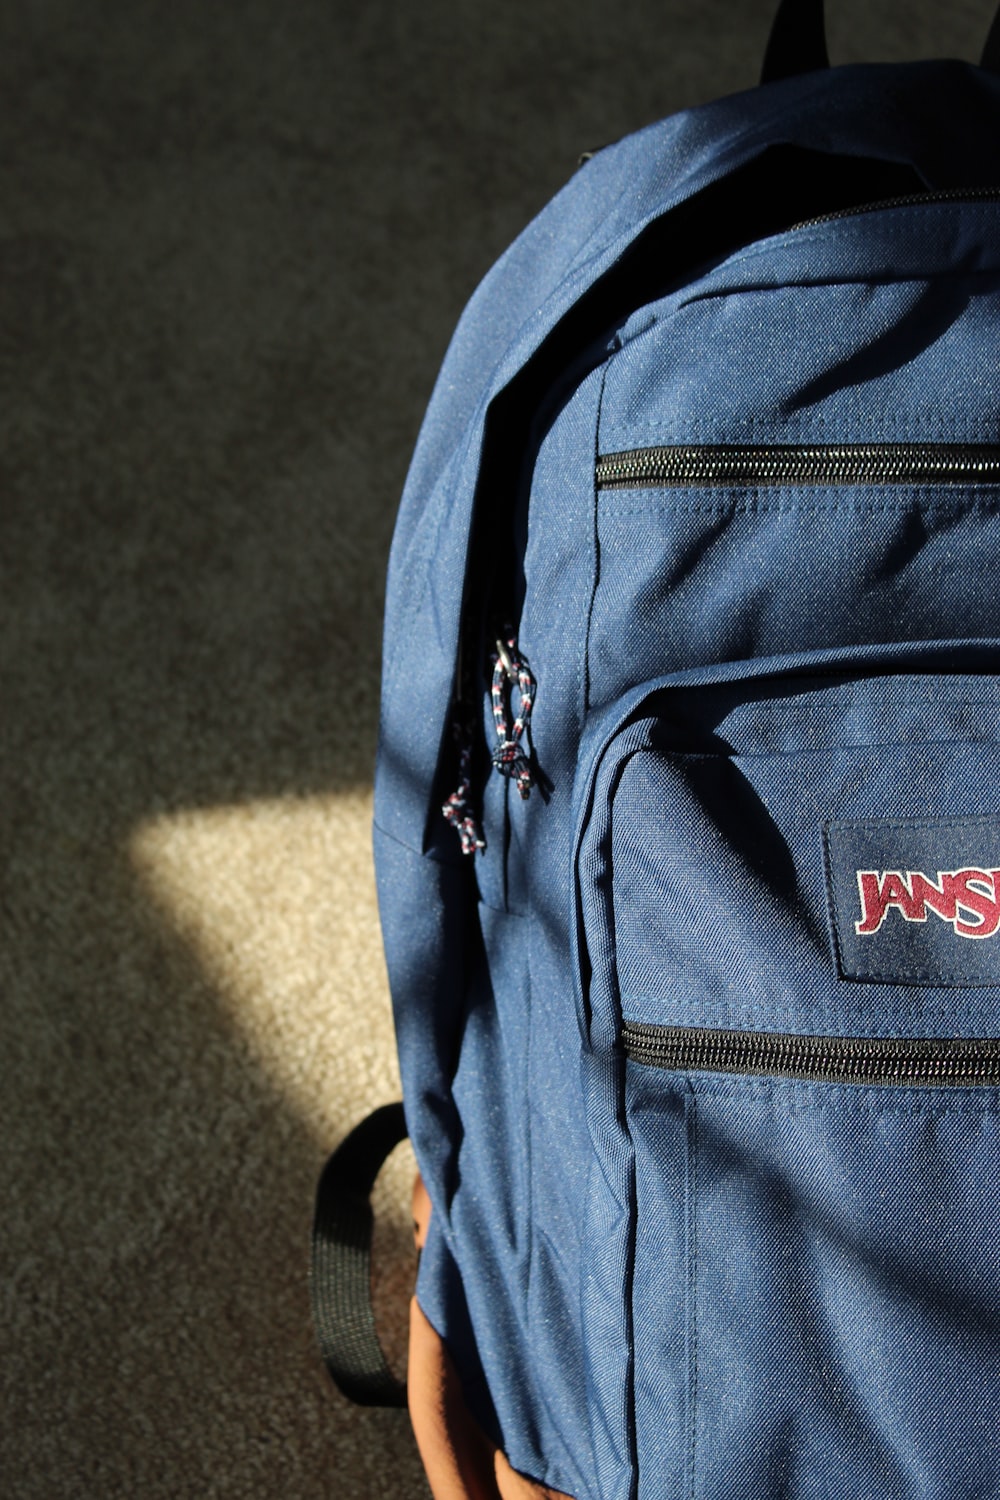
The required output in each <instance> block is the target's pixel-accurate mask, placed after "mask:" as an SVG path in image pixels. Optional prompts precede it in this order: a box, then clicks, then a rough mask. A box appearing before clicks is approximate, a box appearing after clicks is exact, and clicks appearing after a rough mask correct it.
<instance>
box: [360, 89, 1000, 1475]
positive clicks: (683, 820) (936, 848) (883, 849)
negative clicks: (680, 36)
mask: <svg viewBox="0 0 1000 1500" xmlns="http://www.w3.org/2000/svg"><path fill="white" fill-rule="evenodd" d="M998 147H1000V80H998V79H997V78H995V77H992V76H991V75H989V74H987V73H985V72H983V71H981V70H980V69H977V68H973V67H969V66H966V65H964V64H958V63H922V64H916V65H913V66H909V67H871V68H860V67H859V68H849V69H839V70H832V71H828V72H824V73H816V74H808V75H806V76H804V77H801V78H796V79H790V80H787V81H785V82H780V83H775V84H770V85H768V86H767V87H764V88H760V89H757V90H755V91H753V92H751V93H748V94H745V95H740V96H738V97H735V98H731V99H726V100H722V101H719V102H717V103H715V104H711V105H708V106H706V107H704V108H702V109H698V110H694V111H690V112H687V113H685V114H682V115H680V116H677V117H675V118H674V119H671V120H668V121H666V122H664V123H662V124H659V125H656V126H653V127H651V128H650V129H648V130H646V131H644V132H642V133H640V134H639V135H637V136H634V137H631V138H629V139H628V140H626V141H623V142H621V143H620V144H619V145H617V146H614V147H611V148H609V149H607V150H606V151H604V152H601V153H599V154H598V155H597V156H596V157H595V158H594V159H593V160H592V161H590V162H589V163H588V164H587V165H585V166H584V167H583V168H582V169H581V170H580V171H579V172H578V174H577V175H576V176H575V177H574V178H573V179H572V181H571V182H570V183H569V184H568V186H567V187H566V188H565V190H564V191H563V193H562V194H561V195H560V196H559V197H558V198H557V199H556V200H555V201H554V202H553V203H552V204H551V205H550V206H549V207H548V208H547V209H546V210H545V212H544V213H543V214H542V215H541V216H540V218H539V219H538V220H537V221H536V222H535V223H534V224H533V225H531V226H530V227H529V228H528V229H527V230H526V231H525V233H524V235H523V236H522V237H521V238H520V239H519V240H518V242H517V243H516V244H515V245H514V246H513V247H512V249H511V250H510V251H509V252H508V254H507V256H506V257H505V258H504V259H503V260H502V261H501V262H500V264H499V265H498V266H497V267H496V269H495V270H494V271H493V272H492V273H491V275H490V276H489V277H488V278H487V280H486V282H485V283H484V285H483V287H482V288H481V289H480V291H479V292H478V293H477V295H476V297H475V298H474V299H473V301H472V303H471V304H470V307H469V309H468V311H467V313H466V314H465V317H464V319H463V321H462V324H461V325H460V327H459V330H458V332H457V334H456V337H455V340H454V343H453V346H452V349H451V350H450V352H449V354H448V357H447V359H446V362H445V365H444V368H443V370H442V373H441V377H440V380H439V382H438V386H437V389H436V391H435V394H434V398H433V400H432V403H431V406H430V409H429V412H428V415H427V419H426V423H425V426H424V430H423V432H422V434H421V438H420V441H419V445H418V448H417V452H416V455H415V458H414V462H413V467H412V470H411V473H410V477H409V480H408V483H407V487H406V491H405V494H404V497H403V503H402V507H401V511H400V516H399V522H398V526H397V532H396V537H395V541H394V545H393V552H392V559H391V565H390V574H389V585H388V595H387V606H386V627H385V651H384V678H383V713H382V726H381V738H380V749H379V760H378V768H377V776H376V811H375V821H376V830H375V841H376V861H377V874H378V882H379V901H380V909H381V915H382V924H383V932H384V938H385V947H386V956H387V962H388V968H389V975H390V982H391V987H392V994H393V1004H394V1010H395V1016H396V1026H397V1036H398V1043H399V1052H400V1063H401V1069H402V1075H403V1084H404V1093H405V1102H406V1113H407V1121H408V1125H409V1128H410V1133H411V1136H412V1139H413V1141H414V1145H415V1148H416V1152H417V1157H418V1161H419V1165H420V1169H421V1173H422V1175H423V1177H424V1180H425V1183H426V1185H427V1188H428V1191H429V1193H430V1196H431V1200H432V1203H433V1215H432V1220H431V1229H430V1235H429V1238H428V1242H427V1245H426V1247H425V1250H424V1252H423V1257H422V1261H421V1269H420V1277H419V1283H418V1297H419V1300H420V1303H421V1306H422V1307H423V1309H424V1311H425V1313H426V1314H427V1316H428V1318H429V1319H430V1321H431V1323H432V1324H433V1325H434V1327H435V1328H436V1329H437V1330H438V1331H439V1332H440V1333H441V1334H442V1336H443V1337H444V1339H445V1341H446V1343H447V1345H448V1348H449V1350H450V1352H451V1354H452V1356H453V1358H454V1360H455V1362H456V1364H457V1366H458V1368H459V1370H460V1371H461V1374H462V1377H463V1380H464V1382H465V1387H466V1393H467V1398H468V1402H469V1405H470V1407H471V1408H472V1410H473V1411H474V1412H475V1414H476V1416H477V1417H478V1419H479V1421H480V1422H481V1423H482V1425H483V1426H484V1427H485V1428H486V1430H487V1431H488V1432H489V1433H490V1435H491V1436H492V1437H493V1438H494V1440H495V1441H496V1442H498V1443H499V1444H500V1445H501V1446H502V1448H503V1449H504V1451H505V1452H506V1453H507V1454H508V1456H509V1458H510V1460H511V1463H512V1464H513V1465H514V1467H515V1469H517V1470H519V1471H520V1472H522V1473H523V1474H525V1475H527V1476H529V1477H531V1478H534V1479H536V1480H538V1481H540V1482H543V1483H545V1484H548V1485H550V1486H551V1487H552V1488H554V1489H557V1490H559V1491H561V1492H565V1493H567V1494H569V1495H572V1496H575V1497H577V1500H584V1497H600V1500H634V1497H639V1500H695V1497H697V1500H734V1497H740V1500H743V1497H746V1500H777V1497H779V1496H781V1497H788V1500H821V1497H822V1500H827V1497H829V1500H896V1497H899V1500H917V1497H920V1500H930V1497H935V1500H937V1497H941V1500H944V1497H946V1496H947V1497H956V1500H958V1497H962V1500H973V1497H980V1496H987V1495H991V1494H1000V1400H998V1399H997V1395H998V1392H1000V1234H998V1231H997V1228H996V1225H997V1209H998V1198H1000V1139H998V1121H1000V1088H998V1087H997V1085H996V1083H994V1082H989V1081H981V1080H978V1079H976V1080H970V1079H969V1078H966V1077H964V1076H963V1078H962V1081H959V1082H941V1081H934V1080H933V1079H932V1080H931V1081H927V1080H923V1081H913V1080H912V1079H910V1078H902V1079H900V1080H898V1081H892V1080H887V1079H885V1078H883V1079H881V1080H880V1081H877V1082H871V1081H844V1080H843V1079H839V1080H838V1079H832V1078H826V1077H819V1078H805V1077H800V1076H795V1075H794V1074H791V1075H789V1074H782V1073H781V1072H780V1070H779V1071H777V1072H775V1071H773V1070H772V1071H770V1072H769V1071H768V1070H767V1069H763V1070H761V1069H754V1068H750V1067H747V1068H745V1069H744V1070H743V1071H742V1072H741V1071H736V1072H732V1071H725V1070H720V1069H718V1068H713V1067H704V1066H697V1067H695V1066H691V1067H683V1068H680V1067H673V1066H672V1067H666V1066H653V1065H650V1064H649V1063H648V1062H647V1061H643V1060H641V1059H637V1057H636V1056H635V1055H632V1054H630V1053H629V1049H628V1047H627V1046H626V1045H625V1037H626V1033H627V1031H628V1028H629V1026H633V1027H646V1028H662V1029H664V1031H665V1032H666V1031H670V1030H671V1029H677V1028H690V1029H693V1030H697V1031H699V1032H702V1033H706V1032H712V1033H722V1034H725V1035H731V1036H743V1035H747V1034H758V1035H766V1036H772V1037H783V1036H793V1037H794V1036H801V1037H807V1038H809V1037H830V1038H855V1039H856V1038H867V1039H873V1040H875V1041H878V1042H882V1043H887V1042H893V1041H902V1042H907V1043H911V1042H912V1043H918V1044H922V1043H924V1042H933V1041H935V1040H936V1041H951V1040H956V1041H959V1042H967V1043H983V1044H988V1043H989V1042H990V1041H991V1040H992V1039H995V1038H998V1037H1000V958H998V956H997V955H998V954H1000V932H998V929H1000V792H998V786H1000V775H998V772H1000V688H998V686H997V680H996V677H995V671H996V662H997V659H998V656H997V652H998V647H1000V639H998V638H1000V627H998V625H997V622H996V611H995V598H996V585H995V579H996V577H997V576H998V570H1000V522H998V507H1000V482H998V477H994V476H993V475H992V474H991V473H990V472H989V471H984V472H982V473H980V474H977V473H976V472H975V471H974V470H968V471H966V472H964V474H963V475H962V476H961V477H957V476H956V475H954V474H952V475H951V476H950V477H947V478H945V479H941V480H936V479H935V478H934V476H933V474H931V475H929V476H928V475H926V474H922V475H920V476H918V477H916V478H911V479H909V480H900V479H899V477H898V476H894V475H893V474H892V473H891V472H889V471H887V470H886V469H885V468H881V469H880V468H879V465H878V464H877V463H876V464H875V465H874V467H872V469H871V471H870V472H868V471H865V472H856V473H853V474H852V475H851V477H849V478H848V479H845V478H843V477H838V476H834V477H829V476H827V477H824V476H823V475H822V474H819V475H813V476H812V477H807V478H806V479H798V480H793V479H789V478H787V477H786V478H784V479H783V480H780V481H768V480H766V479H761V478H759V477H758V478H756V479H753V480H751V479H749V478H747V477H746V476H745V475H744V476H743V477H737V478H731V479H729V480H726V479H725V478H724V477H723V478H721V479H720V478H719V477H718V476H716V477H705V476H704V475H703V476H702V477H701V478H699V477H698V473H697V472H694V471H693V472H692V473H691V474H689V475H688V476H687V477H686V478H685V479H684V480H683V482H677V481H676V480H670V481H660V482H656V481H641V482H640V481H636V482H615V483H613V484H612V483H602V482H600V480H599V479H598V478H596V477H595V465H596V463H597V460H598V459H599V458H600V457H602V456H605V455H609V454H620V453H630V452H634V451H636V450H641V451H643V452H646V453H648V452H651V451H656V450H658V449H661V448H664V449H677V448H679V447H683V448H686V449H691V450H692V451H693V450H701V451H704V450H709V449H712V448H713V447H714V448H718V447H719V446H720V445H721V446H722V447H723V448H727V449H733V448H737V447H742V448H752V449H753V450H754V451H755V452H758V453H759V452H761V451H765V450H770V451H772V452H773V451H779V450H783V449H797V450H800V451H801V450H825V451H829V450H830V449H831V448H834V447H837V446H838V445H845V444H854V445H865V446H866V448H868V449H870V450H871V451H872V452H876V451H879V452H883V453H884V452H886V451H888V447H889V446H890V445H895V446H897V447H898V445H905V446H906V447H907V449H908V450H909V451H910V452H911V454H912V453H914V452H917V451H918V450H920V451H925V450H927V449H928V445H931V446H932V447H936V448H937V449H938V450H939V451H940V449H941V445H948V448H949V451H950V452H953V453H954V452H956V451H958V450H962V451H965V452H976V453H980V454H982V453H984V452H988V450H990V449H992V448H996V450H997V453H998V455H1000V360H998V358H997V350H998V348H1000V171H998V169H997V167H996V162H997V161H998V160H1000V156H998ZM789 153H791V154H789ZM853 163H857V184H858V186H857V199H856V202H857V203H858V204H860V203H864V202H869V203H870V202H871V201H873V199H875V198H877V197H878V196H879V195H878V193H877V192H874V191H869V190H868V189H867V188H866V187H865V186H864V185H863V184H864V183H866V182H868V181H873V182H874V181H876V180H877V181H885V182H889V181H892V180H894V179H893V177H892V173H893V172H895V173H897V174H898V175H899V174H901V175H900V180H906V181H908V182H909V183H910V186H911V190H910V191H909V192H907V193H905V194H904V195H903V197H902V199H901V201H900V202H899V203H897V204H893V205H890V206H886V207H882V208H869V209H867V211H864V212H857V213H852V214H847V215H841V216H839V217H837V216H835V217H830V218H828V219H824V220H821V221H820V222H812V223H806V224H804V225H798V223H797V220H798V217H799V216H798V215H797V213H796V210H795V205H796V204H797V203H798V202H804V201H806V200H807V199H808V201H810V202H816V201H818V202H819V203H822V199H823V193H824V184H825V183H826V182H827V181H829V184H830V188H829V191H830V197H831V201H832V202H833V204H834V206H835V207H841V206H843V203H844V183H845V180H846V181H847V183H848V186H849V185H850V181H851V177H852V164H853ZM845 164H846V166H845ZM865 172H869V176H868V177H866V176H865V175H864V174H865ZM871 172H874V176H871V175H870V174H871ZM747 174H756V175H747ZM879 174H881V175H879ZM835 181H836V184H837V186H836V189H835V188H834V186H833V184H834V182H835ZM747 184H750V188H749V189H748V188H747ZM994 188H995V189H996V190H997V191H996V192H995V193H992V194H991V191H990V190H991V189H994ZM730 190H731V193H732V198H731V200H729V199H727V196H726V195H727V193H728V192H730ZM758 200H761V201H763V200H766V202H767V204H768V212H769V213H770V214H771V215H772V220H771V222H769V223H768V225H767V226H766V228H765V231H764V232H754V231H753V230H752V229H751V231H750V232H749V233H744V228H743V224H742V223H741V215H745V214H746V213H747V211H748V210H747V205H748V203H750V204H751V206H752V205H753V204H755V203H757V201H758ZM727 201H731V202H732V204H733V205H734V212H733V213H732V214H731V215H730V216H729V222H728V223H727V227H726V236H727V238H726V239H725V241H720V240H719V238H718V230H717V228H716V227H715V220H716V219H717V218H718V214H719V207H720V205H721V206H723V207H724V206H725V204H726V203H727ZM702 203H704V204H705V205H706V206H705V212H704V216H703V217H702V218H700V217H699V205H700V204H702ZM784 205H787V208H786V209H785V213H784V217H783V216H782V211H783V206H784ZM709 216H711V217H712V219H713V223H712V224H709V223H708V222H707V218H708V217H709ZM750 217H751V218H752V217H753V215H752V214H751V215H750ZM689 257H693V258H689ZM633 268H634V273H633ZM616 277H617V279H616ZM498 476H499V477H498ZM497 600H499V601H501V602H502V604H503V614H504V618H503V619H494V618H492V617H488V616H489V612H490V610H491V609H492V608H493V606H494V604H495V602H496V601H497ZM507 629H509V630H510V632H511V639H512V640H514V641H515V642H516V649H517V650H518V652H520V653H521V654H522V655H523V657H524V659H525V660H526V661H527V662H528V663H529V664H530V668H531V672H532V673H533V675H534V678H535V680H536V682H537V699H536V702H535V707H534V712H533V714H532V719H531V725H530V730H529V731H528V732H527V736H526V740H527V742H528V743H529V744H530V752H531V764H532V768H533V774H534V778H535V783H536V784H535V787H534V790H533V791H532V793H531V795H530V797H528V799H527V800H524V801H522V800H521V799H520V798H519V797H518V795H517V792H516V790H515V788H514V786H513V785H512V782H511V781H510V780H508V779H505V778H504V777H502V776H500V775H497V774H496V772H495V771H492V770H491V769H490V764H489V749H490V747H491V745H492V744H493V742H494V740H495V729H494V724H493V716H492V706H491V701H490V691H489V689H490V673H491V670H492V668H491V662H490V653H491V646H492V641H493V638H494V636H495V635H496V633H497V632H498V631H501V630H507ZM470 642H471V643H472V646H473V648H474V649H473V652H472V658H473V659H472V660H471V661H470V660H469V644H470ZM460 645H461V647H462V653H461V654H463V655H464V657H465V660H464V661H463V662H462V663H460V661H459V657H460ZM470 682H471V684H472V710H473V721H472V723H471V729H472V731H473V740H472V744H471V757H472V758H471V767H472V784H471V790H470V806H471V809H472V812H473V813H474V815H475V817H476V819H477V820H478V823H479V825H480V826H481V829H482V833H483V836H484V839H485V848H484V849H483V850H481V851H480V852H478V853H475V854H472V855H467V854H463V852H462V850H461V847H460V844H459V841H458V839H457V837H456V835H455V831H454V829H453V828H452V827H450V826H449V825H448V823H447V821H446V820H445V818H444V816H443V814H442V811H441V807H442V803H443V802H444V800H445V798H446V797H447V795H448V794H449V793H450V792H452V791H453V790H454V789H455V777H456V775H457V767H458V750H457V748H456V742H455V739H454V733H453V731H454V730H455V728H456V725H457V728H458V729H459V730H460V731H468V730H469V728H470V722H469V718H468V713H467V712H466V715H465V719H464V720H463V716H462V713H461V712H460V711H459V710H458V709H457V708H456V702H455V698H456V690H457V687H458V686H459V685H462V684H468V683H470ZM514 700H515V702H516V690H515V694H514ZM466 701H468V693H467V692H466ZM917 877H920V878H919V879H918V878H917ZM994 877H995V880H994ZM994 933H998V935H997V936H996V938H995V939H994Z"/></svg>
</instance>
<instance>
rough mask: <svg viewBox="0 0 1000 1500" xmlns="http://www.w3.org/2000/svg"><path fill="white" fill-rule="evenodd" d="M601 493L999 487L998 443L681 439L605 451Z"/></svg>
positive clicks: (601, 464) (597, 473) (599, 475)
mask: <svg viewBox="0 0 1000 1500" xmlns="http://www.w3.org/2000/svg"><path fill="white" fill-rule="evenodd" d="M595 477H596V481H597V488H598V489H599V490H613V489H670V488H676V487H682V488H687V489H698V488H702V487H706V488H709V487H723V488H726V489H737V488H742V487H745V486H746V487H754V486H758V485H860V484H909V485H921V484H935V485H941V484H1000V445H997V444H992V443H835V444H816V443H812V444H750V445H741V444H738V443H736V444H730V443H716V444H709V445H706V446H694V445H691V444H682V445H676V446H663V447H658V448H633V449H630V450H628V451H627V452H623V453H606V454H602V455H601V456H600V457H599V458H598V460H597V467H596V471H595Z"/></svg>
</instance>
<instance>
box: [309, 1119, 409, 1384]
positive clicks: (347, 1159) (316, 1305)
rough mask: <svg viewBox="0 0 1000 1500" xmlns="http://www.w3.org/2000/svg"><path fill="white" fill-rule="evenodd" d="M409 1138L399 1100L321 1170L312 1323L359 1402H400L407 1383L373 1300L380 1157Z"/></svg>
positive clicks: (330, 1365)
mask: <svg viewBox="0 0 1000 1500" xmlns="http://www.w3.org/2000/svg"><path fill="white" fill-rule="evenodd" d="M405 1137H406V1121H405V1119H404V1118H403V1106H402V1105H401V1104H386V1105H383V1107H382V1108H381V1109H376V1110H375V1111H373V1113H372V1114H370V1115H369V1116H368V1118H367V1119H365V1120H362V1122H361V1124H360V1125H358V1126H356V1127H355V1129H354V1130H352V1131H351V1133H350V1135H349V1136H347V1138H346V1140H344V1141H342V1142H341V1143H340V1145H339V1146H338V1147H337V1149H336V1151H335V1152H334V1153H333V1155H332V1156H331V1157H330V1160H329V1161H328V1162H327V1164H326V1166H325V1167H324V1169H323V1175H322V1176H321V1177H320V1180H319V1186H318V1188H317V1190H316V1213H315V1216H314V1218H313V1236H312V1274H311V1276H310V1292H311V1295H312V1312H313V1324H314V1326H315V1329H316V1337H317V1339H318V1340H319V1346H320V1350H321V1352H322V1355H323V1360H324V1363H325V1364H326V1367H327V1369H328V1370H329V1372H330V1374H331V1376H332V1377H333V1379H334V1381H335V1382H336V1384H337V1385H338V1386H339V1388H340V1390H341V1391H342V1392H343V1393H344V1395H345V1396H347V1397H348V1398H349V1399H350V1400H351V1401H356V1402H357V1403H358V1405H359V1406H405V1405H406V1386H405V1385H404V1383H403V1382H402V1381H401V1380H397V1379H396V1377H395V1375H394V1374H393V1373H392V1371H391V1370H390V1369H389V1366H388V1364H387V1363H386V1359H385V1355H384V1354H383V1352H382V1346H381V1344H380V1343H379V1341H378V1334H377V1333H376V1332H375V1318H374V1315H373V1313H372V1300H371V1248H372V1222H373V1221H372V1210H371V1204H370V1202H369V1199H370V1197H371V1191H372V1188H373V1187H374V1185H375V1179H376V1177H377V1176H378V1174H379V1169H380V1167H381V1166H382V1164H383V1162H384V1161H385V1160H386V1158H387V1157H388V1156H389V1154H390V1153H391V1152H392V1150H393V1149H394V1148H395V1147H396V1146H398V1145H399V1143H400V1141H402V1140H404V1139H405Z"/></svg>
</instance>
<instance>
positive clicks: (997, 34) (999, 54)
mask: <svg viewBox="0 0 1000 1500" xmlns="http://www.w3.org/2000/svg"><path fill="white" fill-rule="evenodd" d="M979 66H980V67H981V68H985V69H986V71H987V73H1000V6H998V7H997V13H996V15H995V16H994V17H993V25H992V26H991V27H990V30H989V35H988V36H987V38H986V41H985V43H984V44H983V55H982V57H981V58H980V59H979Z"/></svg>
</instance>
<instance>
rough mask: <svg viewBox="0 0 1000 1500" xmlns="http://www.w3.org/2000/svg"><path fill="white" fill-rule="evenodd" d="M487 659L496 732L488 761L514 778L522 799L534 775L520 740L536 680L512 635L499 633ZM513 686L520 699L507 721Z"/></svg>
mask: <svg viewBox="0 0 1000 1500" xmlns="http://www.w3.org/2000/svg"><path fill="white" fill-rule="evenodd" d="M491 660H492V662H493V682H492V685H491V687H490V699H491V702H492V704H493V724H494V727H495V728H496V732H497V743H496V745H495V746H494V749H493V755H492V761H493V764H494V766H495V767H496V769H497V771H498V772H499V773H500V775H501V776H506V777H507V778H508V779H509V780H512V781H513V782H514V784H515V785H516V787H517V790H518V793H519V794H520V796H521V799H522V801H526V800H527V799H528V797H530V795H531V788H532V787H533V786H534V784H535V776H534V772H533V771H532V769H531V761H530V759H529V756H528V754H526V752H525V749H524V745H523V742H524V740H525V735H526V732H527V729H528V725H529V724H530V722H531V710H532V709H533V708H534V706H535V694H536V691H537V683H536V682H535V679H534V677H533V675H532V672H531V668H530V667H529V666H528V663H527V662H526V661H525V659H524V657H523V656H519V655H518V650H517V641H516V639H515V638H514V637H513V636H510V637H508V639H507V640H504V639H503V638H502V637H499V638H498V639H497V642H496V651H495V653H494V654H493V656H492V657H491ZM515 687H516V688H517V691H518V694H519V697H520V703H519V704H518V710H517V716H516V718H514V720H513V723H511V722H510V718H511V715H512V714H513V705H512V703H511V689H512V688H515Z"/></svg>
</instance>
